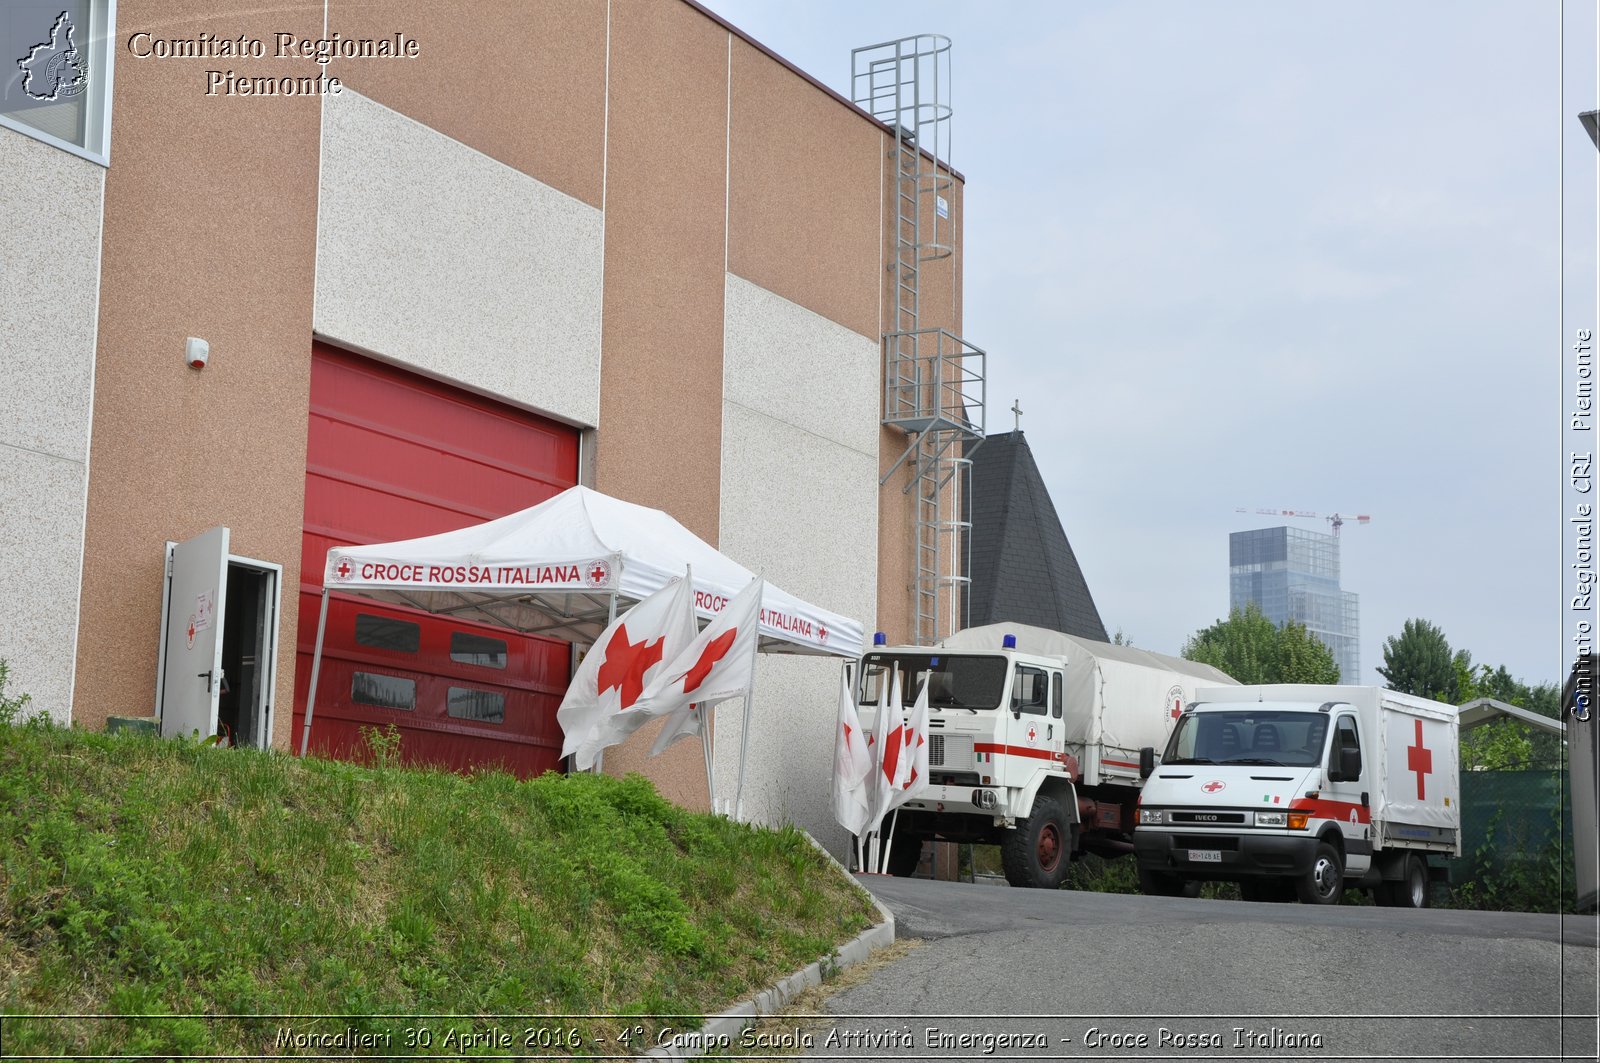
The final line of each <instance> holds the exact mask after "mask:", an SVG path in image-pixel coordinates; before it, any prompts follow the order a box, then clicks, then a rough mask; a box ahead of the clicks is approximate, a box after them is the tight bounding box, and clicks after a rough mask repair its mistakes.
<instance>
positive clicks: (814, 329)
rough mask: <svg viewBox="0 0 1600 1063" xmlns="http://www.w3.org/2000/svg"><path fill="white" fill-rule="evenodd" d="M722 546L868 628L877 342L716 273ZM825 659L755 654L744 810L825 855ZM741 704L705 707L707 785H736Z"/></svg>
mask: <svg viewBox="0 0 1600 1063" xmlns="http://www.w3.org/2000/svg"><path fill="white" fill-rule="evenodd" d="M727 293H728V294H727V307H728V314H727V324H726V329H725V333H724V337H725V340H724V343H725V346H724V358H725V365H726V380H725V390H724V393H723V447H722V516H721V523H722V547H723V549H724V550H725V551H726V552H727V553H728V554H729V555H730V556H732V557H735V558H737V559H738V560H739V561H740V563H742V564H744V565H745V566H747V567H749V568H751V569H753V570H754V571H756V572H758V573H760V574H761V575H762V576H764V577H765V578H766V579H768V580H770V581H771V582H773V583H775V584H777V585H779V586H781V587H783V589H784V590H786V591H789V592H790V593H792V594H796V595H798V596H799V597H801V598H803V599H805V600H807V601H811V602H815V603H817V604H820V605H823V606H825V607H827V608H829V609H832V610H834V611H836V612H839V613H843V614H845V615H847V616H852V617H857V618H860V619H861V620H862V622H863V623H864V624H866V625H867V630H869V631H870V630H871V629H872V628H871V625H872V621H873V614H874V606H875V599H876V597H877V569H878V566H877V561H876V558H877V539H878V535H877V495H878V490H877V477H876V469H877V420H878V404H877V397H876V386H877V381H878V376H879V368H878V357H877V352H878V344H877V342H876V341H875V340H874V339H872V338H871V337H868V336H863V335H861V334H860V333H857V332H853V331H851V330H850V329H847V328H845V327H844V326H842V325H839V324H837V323H835V322H833V321H830V320H828V319H827V318H825V317H822V316H821V315H819V314H816V313H813V312H812V311H810V310H807V309H805V308H804V307H801V306H798V305H796V304H795V303H793V302H790V301H789V300H786V299H784V298H783V297H781V296H779V295H776V294H774V293H772V292H769V291H767V290H765V289H763V288H760V287H758V286H756V285H754V284H751V283H750V282H749V281H747V280H744V279H742V278H740V277H735V276H733V275H732V274H729V275H728V278H727ZM839 665H840V662H839V660H838V659H837V658H816V657H788V656H783V655H778V654H768V655H766V656H764V657H763V658H762V659H761V661H760V662H759V667H758V669H757V673H756V687H755V696H754V699H753V705H752V716H751V719H752V725H751V728H750V737H749V740H748V761H747V764H746V773H747V778H746V783H745V788H744V798H745V800H744V807H745V812H746V814H747V815H750V816H752V817H753V818H756V819H759V820H760V821H762V822H767V823H799V824H802V825H804V826H805V827H807V828H808V829H809V830H811V831H812V832H813V834H815V835H817V836H818V837H820V838H823V839H825V840H826V841H827V842H828V843H829V844H830V845H832V846H833V847H834V848H835V849H836V851H838V852H841V853H842V852H843V851H844V849H845V845H844V843H845V835H844V833H843V831H842V830H840V829H838V828H837V827H836V826H834V825H833V823H832V808H831V804H830V799H829V792H830V791H829V789H828V780H829V779H830V778H831V775H832V771H833V743H832V740H831V737H832V733H833V727H834V720H835V718H836V716H835V713H836V711H837V707H838V682H839ZM741 710H742V705H741V704H740V703H737V702H729V703H725V704H724V705H723V707H722V708H721V709H719V710H718V714H717V729H716V737H717V754H716V767H717V791H718V796H719V797H724V796H732V795H734V793H735V792H736V784H737V779H738V767H739V761H740V755H741V747H742V746H743V745H744V739H743V721H742V717H741Z"/></svg>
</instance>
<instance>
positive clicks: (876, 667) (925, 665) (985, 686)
mask: <svg viewBox="0 0 1600 1063" xmlns="http://www.w3.org/2000/svg"><path fill="white" fill-rule="evenodd" d="M891 665H898V666H899V668H900V683H901V687H900V697H901V700H902V701H903V702H904V703H905V704H907V705H910V704H911V703H913V702H914V701H916V698H917V694H918V693H920V692H921V690H922V684H923V683H924V682H927V684H928V704H929V705H930V706H931V707H933V708H936V709H994V708H997V707H999V705H1000V702H1001V698H1002V697H1003V696H1004V695H1005V684H1006V659H1005V658H1004V657H970V656H963V655H960V654H957V655H955V656H946V655H945V654H909V653H907V654H894V655H890V654H883V653H874V654H869V655H868V656H867V659H866V664H865V669H864V671H863V673H862V676H861V685H860V704H862V705H877V704H878V701H879V699H880V698H881V697H882V688H883V687H884V686H885V685H886V684H887V683H888V682H889V669H890V666H891Z"/></svg>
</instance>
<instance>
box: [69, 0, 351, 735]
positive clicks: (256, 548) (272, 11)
mask: <svg viewBox="0 0 1600 1063" xmlns="http://www.w3.org/2000/svg"><path fill="white" fill-rule="evenodd" d="M117 16H118V17H117V23H118V24H117V37H118V40H119V41H122V42H125V41H126V40H127V39H128V38H129V36H130V35H132V34H133V33H136V32H138V31H140V30H148V31H150V32H152V33H154V34H157V35H159V36H172V35H175V34H183V35H186V36H193V35H197V34H199V33H201V32H207V33H211V34H215V35H218V36H225V37H237V36H238V35H240V34H241V33H243V34H247V35H250V36H254V37H262V38H264V39H267V40H271V39H272V35H273V34H274V33H276V32H278V31H280V30H281V31H285V32H292V33H296V34H299V35H302V36H308V37H316V36H320V34H321V31H322V17H321V16H322V12H321V9H320V7H318V8H309V7H290V8H283V9H280V8H274V7H255V8H250V7H237V6H235V7H232V8H229V9H228V10H225V11H221V12H219V11H218V10H217V9H216V7H215V6H214V5H201V4H196V3H194V2H193V0H146V2H135V3H123V4H121V5H119V6H118V12H117ZM207 65H208V64H207V63H206V61H204V60H195V61H183V60H151V59H147V60H138V59H132V58H129V56H128V53H127V52H126V50H123V51H121V52H119V54H118V56H117V66H116V83H115V86H114V88H113V105H112V126H111V166H110V168H109V169H108V170H106V171H105V222H104V229H103V238H102V251H101V263H100V327H99V335H98V342H97V357H96V360H95V385H94V432H93V442H92V445H91V447H90V452H89V492H88V523H87V528H86V533H85V544H84V563H83V575H82V587H83V591H82V601H83V606H82V614H81V620H80V625H79V639H78V654H77V657H78V676H77V683H76V688H75V690H74V695H73V718H74V719H75V720H77V721H78V722H80V723H82V724H83V725H84V726H86V727H89V728H91V729H98V728H100V727H101V726H103V725H104V721H105V718H106V717H107V716H109V715H113V714H117V715H135V716H146V715H149V714H151V712H153V711H154V701H155V678H156V659H157V650H158V642H159V636H160V621H161V597H162V584H163V580H164V557H165V549H164V547H165V543H166V542H167V541H168V540H177V541H181V540H184V539H188V538H190V537H192V536H194V535H196V534H198V533H199V532H202V531H204V530H206V529H207V528H210V527H214V526H216V525H227V526H228V527H230V528H231V529H232V543H231V548H232V550H233V552H234V553H236V554H240V555H243V556H247V557H254V558H257V559H259V560H263V561H272V562H276V563H279V564H281V565H283V566H284V587H283V592H284V593H283V598H282V605H283V613H282V616H281V618H280V626H279V630H278V660H277V667H278V673H277V684H278V685H277V689H278V692H279V694H280V696H282V695H285V692H287V691H289V690H292V689H293V677H294V653H295V647H294V631H295V624H296V622H297V618H298V603H297V597H298V596H297V595H296V594H294V593H293V592H294V588H295V586H296V581H297V578H298V571H299V563H298V555H299V551H300V524H301V511H302V506H303V499H304V483H305V445H306V410H307V393H308V387H309V379H310V366H311V358H310V337H311V298H312V271H313V268H314V246H315V244H314V241H315V236H316V209H317V140H318V129H319V124H320V121H319V104H318V101H317V98H316V97H311V96H305V97H294V98H274V99H272V100H271V101H270V102H269V101H267V100H264V99H256V98H251V97H225V96H211V97H208V96H206V95H204V74H203V71H204V68H205V67H206V66H207ZM238 70H239V72H240V73H241V74H244V73H248V74H254V75H261V76H266V75H268V74H271V75H275V76H282V75H283V74H284V73H286V71H285V70H284V69H283V68H282V65H281V62H280V61H275V60H273V59H271V58H268V59H264V60H253V61H250V62H245V63H240V64H238ZM187 336H199V337H202V338H204V339H206V340H208V341H209V342H210V344H211V364H210V365H209V366H208V367H207V368H206V369H204V370H202V371H198V372H197V371H195V370H193V369H190V368H189V367H188V366H187V365H186V364H185V363H184V360H183V345H184V338H185V337H187ZM275 719H276V733H275V736H274V737H275V740H276V741H277V742H278V744H279V745H281V746H286V745H287V743H288V731H289V721H290V713H289V712H288V711H286V709H285V707H283V706H280V707H279V708H278V709H277V711H276V712H275Z"/></svg>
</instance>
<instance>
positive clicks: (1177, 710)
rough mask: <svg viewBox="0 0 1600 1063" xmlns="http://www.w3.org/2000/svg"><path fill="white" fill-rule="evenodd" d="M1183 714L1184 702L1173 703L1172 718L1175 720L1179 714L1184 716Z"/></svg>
mask: <svg viewBox="0 0 1600 1063" xmlns="http://www.w3.org/2000/svg"><path fill="white" fill-rule="evenodd" d="M1182 715H1183V702H1182V701H1174V702H1173V703H1172V718H1173V719H1174V720H1176V719H1177V718H1178V717H1179V716H1182Z"/></svg>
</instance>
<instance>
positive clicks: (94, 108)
mask: <svg viewBox="0 0 1600 1063" xmlns="http://www.w3.org/2000/svg"><path fill="white" fill-rule="evenodd" d="M115 9H116V4H115V3H114V2H113V0H7V2H6V3H5V4H4V5H0V125H3V126H5V127H7V128H8V129H14V130H16V131H17V132H19V133H25V134H27V135H28V136H30V137H33V138H34V139H36V140H42V141H44V142H45V143H46V144H52V145H54V146H56V147H58V148H61V149H63V150H65V151H70V152H72V153H73V154H74V155H81V156H83V157H84V158H86V159H89V160H91V161H93V162H97V163H99V164H100V165H102V166H105V165H107V164H108V162H109V157H110V151H111V68H112V53H113V50H114V46H115V32H114V31H115V27H114V26H113V25H112V22H113V21H114V18H115ZM135 37H137V38H142V39H148V37H149V35H148V34H136V35H135ZM131 43H132V42H130V45H131ZM136 54H137V53H136Z"/></svg>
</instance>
